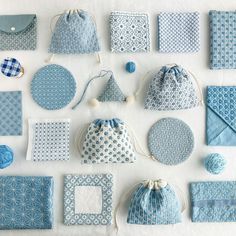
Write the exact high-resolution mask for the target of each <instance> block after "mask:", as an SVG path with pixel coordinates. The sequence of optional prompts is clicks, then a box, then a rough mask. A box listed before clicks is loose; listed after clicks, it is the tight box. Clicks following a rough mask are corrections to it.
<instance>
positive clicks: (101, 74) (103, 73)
mask: <svg viewBox="0 0 236 236" xmlns="http://www.w3.org/2000/svg"><path fill="white" fill-rule="evenodd" d="M109 73H111V75H112V74H113V72H112V71H111V70H101V71H100V73H99V75H96V76H94V77H92V78H91V79H90V80H89V81H88V82H87V84H86V85H85V88H84V91H83V93H82V95H81V97H80V99H79V101H78V102H77V103H76V104H75V105H74V106H73V107H72V109H73V110H74V109H75V108H76V107H77V106H78V105H79V104H80V103H81V102H82V101H83V99H84V97H85V94H86V92H87V89H88V87H89V85H90V83H91V82H92V81H93V80H95V79H97V78H102V77H104V76H106V75H107V74H109Z"/></svg>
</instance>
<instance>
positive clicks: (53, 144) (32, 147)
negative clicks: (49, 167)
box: [26, 119, 70, 161]
mask: <svg viewBox="0 0 236 236" xmlns="http://www.w3.org/2000/svg"><path fill="white" fill-rule="evenodd" d="M26 159H27V160H33V161H67V160H69V159H70V120H69V119H55V120H52V119H43V120H29V143H28V151H27V158H26Z"/></svg>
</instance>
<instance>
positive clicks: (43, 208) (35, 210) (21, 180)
mask: <svg viewBox="0 0 236 236" xmlns="http://www.w3.org/2000/svg"><path fill="white" fill-rule="evenodd" d="M52 206H53V178H52V177H49V176H0V229H1V230H5V229H51V228H52V225H53V209H52Z"/></svg>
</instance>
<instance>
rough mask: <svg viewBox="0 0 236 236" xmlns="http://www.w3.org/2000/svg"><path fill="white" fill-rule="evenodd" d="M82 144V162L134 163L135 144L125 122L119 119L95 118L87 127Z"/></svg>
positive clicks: (80, 142)
mask: <svg viewBox="0 0 236 236" xmlns="http://www.w3.org/2000/svg"><path fill="white" fill-rule="evenodd" d="M81 144H82V149H81V156H82V160H81V163H82V164H96V163H133V162H134V161H135V160H136V157H135V153H134V149H133V145H132V143H131V139H130V136H129V132H128V129H127V127H126V125H125V123H124V122H123V121H122V120H120V119H118V118H114V119H110V120H102V119H97V120H94V121H93V122H92V123H91V124H90V125H89V127H88V128H87V131H86V135H85V138H84V140H83V141H82V140H80V141H79V142H78V143H77V145H78V147H79V146H80V145H81Z"/></svg>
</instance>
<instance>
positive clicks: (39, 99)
mask: <svg viewBox="0 0 236 236" xmlns="http://www.w3.org/2000/svg"><path fill="white" fill-rule="evenodd" d="M75 92H76V82H75V79H74V77H73V75H72V74H71V73H70V72H69V71H68V70H67V69H66V68H64V67H62V66H59V65H56V64H52V65H47V66H44V67H42V68H41V69H39V70H38V71H37V72H36V73H35V75H34V77H33V79H32V81H31V95H32V97H33V99H34V101H35V102H36V103H37V104H38V105H39V106H41V107H42V108H44V109H47V110H58V109H61V108H63V107H65V106H66V105H68V104H69V103H70V102H71V100H72V99H73V97H74V95H75Z"/></svg>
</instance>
